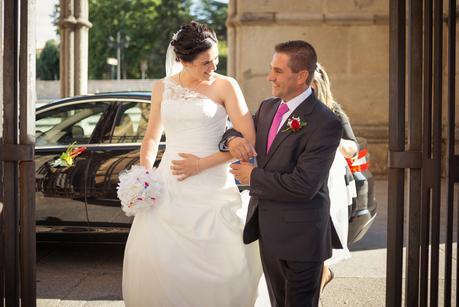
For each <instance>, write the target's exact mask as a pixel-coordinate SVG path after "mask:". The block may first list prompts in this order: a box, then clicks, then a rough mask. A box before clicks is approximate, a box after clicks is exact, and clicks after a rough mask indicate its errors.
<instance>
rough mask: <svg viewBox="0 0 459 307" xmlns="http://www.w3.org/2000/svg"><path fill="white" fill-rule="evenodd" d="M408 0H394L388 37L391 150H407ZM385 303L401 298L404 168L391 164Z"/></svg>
mask: <svg viewBox="0 0 459 307" xmlns="http://www.w3.org/2000/svg"><path fill="white" fill-rule="evenodd" d="M405 5H406V4H405V1H403V0H391V1H390V3H389V7H390V12H391V14H390V25H389V32H390V41H389V52H390V60H389V151H390V152H402V151H404V150H405ZM388 175H389V176H388V177H389V183H388V204H389V205H388V208H387V211H388V212H387V215H388V217H387V278H386V306H387V307H394V306H400V304H401V301H402V263H403V215H404V186H405V184H404V169H403V168H400V167H396V166H395V165H393V166H391V164H390V161H389V167H388Z"/></svg>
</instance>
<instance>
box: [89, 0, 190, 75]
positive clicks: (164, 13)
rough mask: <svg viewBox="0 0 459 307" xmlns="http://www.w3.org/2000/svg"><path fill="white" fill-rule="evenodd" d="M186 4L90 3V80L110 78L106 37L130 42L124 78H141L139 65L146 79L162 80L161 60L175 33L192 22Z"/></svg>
mask: <svg viewBox="0 0 459 307" xmlns="http://www.w3.org/2000/svg"><path fill="white" fill-rule="evenodd" d="M189 8H190V2H189V0H185V1H184V0H164V1H161V0H134V1H133V0H90V1H89V20H90V21H91V22H92V24H93V27H92V28H91V29H90V31H89V77H90V78H91V79H102V78H108V77H109V71H108V65H107V64H106V60H107V58H109V57H114V58H116V49H115V48H110V47H109V45H108V39H109V37H110V36H111V37H114V38H116V35H117V32H118V31H119V32H120V33H121V36H122V38H124V37H126V36H128V37H129V38H130V43H129V46H128V47H127V48H125V49H123V50H122V58H121V67H122V71H123V73H122V75H123V78H140V63H141V61H142V60H146V61H147V63H148V72H147V77H149V78H159V77H163V76H164V58H165V54H166V50H167V46H168V44H169V40H170V38H171V37H172V34H173V33H174V31H176V30H177V29H178V28H179V27H180V25H181V24H182V23H185V22H188V21H189V20H190V19H191V16H190V12H189Z"/></svg>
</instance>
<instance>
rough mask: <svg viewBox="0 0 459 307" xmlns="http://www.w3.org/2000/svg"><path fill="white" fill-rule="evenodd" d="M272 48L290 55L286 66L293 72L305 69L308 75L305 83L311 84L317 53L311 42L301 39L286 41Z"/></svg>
mask: <svg viewBox="0 0 459 307" xmlns="http://www.w3.org/2000/svg"><path fill="white" fill-rule="evenodd" d="M274 49H275V50H276V52H279V53H285V54H287V55H288V56H289V57H290V61H289V63H288V66H289V67H290V69H291V70H292V71H293V72H294V73H297V72H299V71H300V70H307V71H308V73H309V76H308V79H307V80H306V84H308V85H309V84H311V81H312V78H313V77H314V71H315V70H316V67H317V54H316V51H315V50H314V47H312V46H311V44H309V43H307V42H305V41H301V40H296V41H288V42H285V43H280V44H278V45H276V47H275V48H274Z"/></svg>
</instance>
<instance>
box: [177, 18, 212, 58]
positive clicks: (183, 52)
mask: <svg viewBox="0 0 459 307" xmlns="http://www.w3.org/2000/svg"><path fill="white" fill-rule="evenodd" d="M216 43H217V35H216V34H215V32H214V30H212V29H211V28H210V27H209V26H208V25H206V24H201V23H198V22H196V21H192V22H190V23H187V24H184V25H182V26H181V27H180V30H179V31H178V32H177V34H176V35H175V36H174V38H172V41H171V45H172V46H173V47H174V51H175V54H176V55H177V58H176V61H177V62H179V61H180V60H182V61H184V62H193V61H194V60H195V59H196V57H197V56H198V55H199V54H200V53H201V52H204V51H207V50H209V49H210V48H212V46H213V44H216Z"/></svg>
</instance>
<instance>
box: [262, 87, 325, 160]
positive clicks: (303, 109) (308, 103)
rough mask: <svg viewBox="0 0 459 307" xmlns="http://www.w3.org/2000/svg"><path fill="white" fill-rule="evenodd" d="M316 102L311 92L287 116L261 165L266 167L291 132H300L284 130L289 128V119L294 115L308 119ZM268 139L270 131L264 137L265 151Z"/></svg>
mask: <svg viewBox="0 0 459 307" xmlns="http://www.w3.org/2000/svg"><path fill="white" fill-rule="evenodd" d="M316 103H317V99H316V98H315V97H314V93H311V95H309V97H308V98H306V99H305V100H304V101H303V102H302V103H301V104H300V105H299V106H298V107H297V108H296V109H295V110H293V112H292V114H290V116H289V117H288V118H287V120H286V121H285V123H284V124H283V125H282V127H281V128H280V130H279V132H278V133H277V135H276V137H275V138H274V140H273V143H272V144H271V148H270V149H269V152H268V153H267V156H266V159H264V161H263V163H262V165H261V167H264V166H265V165H266V164H267V163H268V161H269V160H270V159H271V158H272V156H273V155H274V153H275V152H276V151H277V149H278V148H279V146H280V145H281V144H282V142H283V141H284V140H285V139H286V138H287V137H288V136H289V135H290V134H291V133H298V132H293V131H284V130H286V129H287V128H288V121H289V119H291V118H292V117H299V118H300V119H301V120H302V121H306V120H305V117H306V116H307V115H309V114H310V113H311V112H312V111H313V109H314V106H315V105H316ZM276 110H277V107H276V109H275V111H276ZM275 113H276V112H274V114H275ZM273 117H274V115H273ZM271 122H272V118H271ZM271 122H270V124H269V126H268V129H267V130H268V131H269V128H270V127H271ZM306 122H307V121H306ZM307 127H308V126H306V127H303V128H302V129H307ZM267 139H268V132H267V133H266V136H265V137H264V138H263V140H264V148H265V151H266V143H267Z"/></svg>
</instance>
